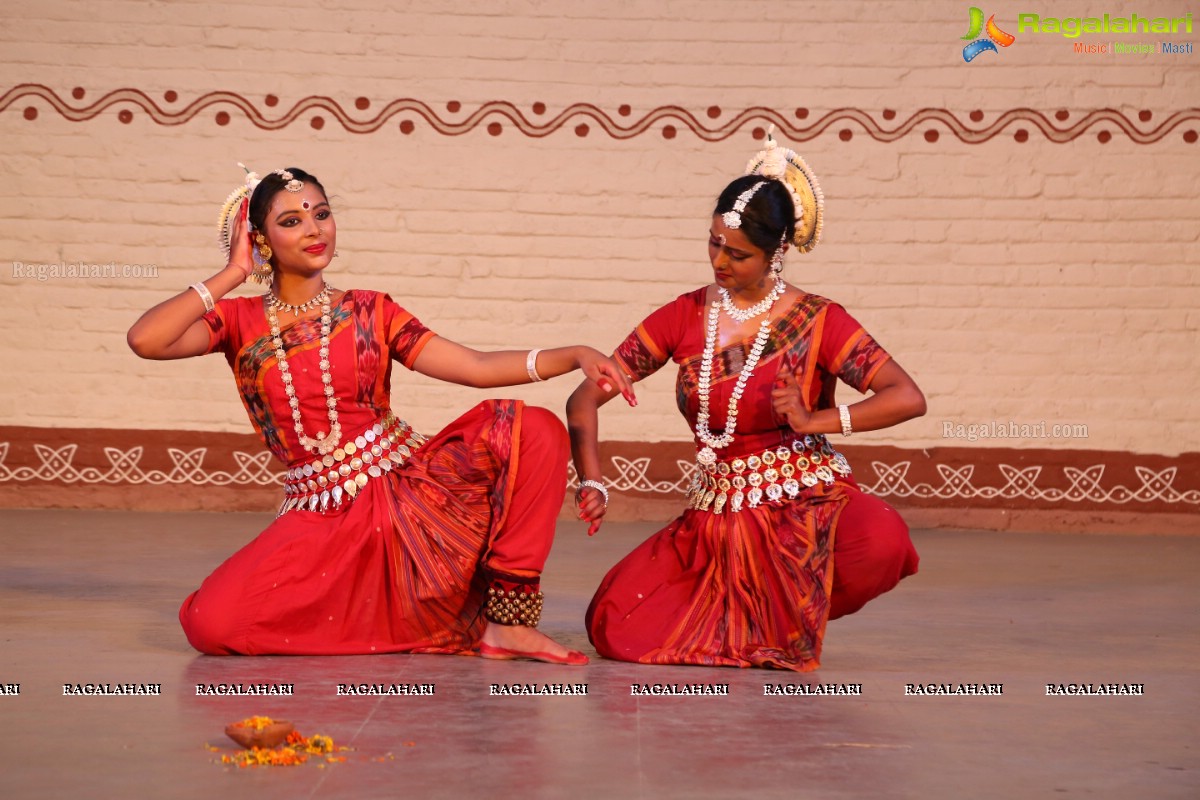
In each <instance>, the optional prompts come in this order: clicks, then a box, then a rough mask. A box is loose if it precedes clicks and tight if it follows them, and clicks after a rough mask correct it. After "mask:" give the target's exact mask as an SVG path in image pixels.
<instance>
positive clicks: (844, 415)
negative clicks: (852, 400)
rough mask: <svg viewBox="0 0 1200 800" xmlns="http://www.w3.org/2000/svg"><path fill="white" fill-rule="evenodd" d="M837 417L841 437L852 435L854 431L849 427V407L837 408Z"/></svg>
mask: <svg viewBox="0 0 1200 800" xmlns="http://www.w3.org/2000/svg"><path fill="white" fill-rule="evenodd" d="M838 417H840V418H841V420H842V436H849V435H850V434H852V433H854V429H853V428H851V427H850V406H846V405H841V406H838Z"/></svg>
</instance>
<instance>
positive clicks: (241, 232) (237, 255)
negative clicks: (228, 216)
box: [226, 198, 254, 281]
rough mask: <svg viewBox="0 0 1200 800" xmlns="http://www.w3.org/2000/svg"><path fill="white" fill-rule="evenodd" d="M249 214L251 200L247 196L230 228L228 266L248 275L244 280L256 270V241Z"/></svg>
mask: <svg viewBox="0 0 1200 800" xmlns="http://www.w3.org/2000/svg"><path fill="white" fill-rule="evenodd" d="M249 215H250V200H249V198H247V199H245V200H243V201H242V205H241V207H240V208H238V213H237V214H235V215H234V216H233V224H232V225H231V226H230V228H229V263H228V264H227V265H226V266H231V267H237V268H238V269H240V270H241V271H242V273H243V274H245V276H246V277H245V278H243V279H242V280H243V281H244V280H246V279H247V278H249V277H250V273H251V272H252V271H253V270H254V241H253V240H252V238H251V236H250V222H249Z"/></svg>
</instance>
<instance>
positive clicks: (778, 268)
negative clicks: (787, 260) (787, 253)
mask: <svg viewBox="0 0 1200 800" xmlns="http://www.w3.org/2000/svg"><path fill="white" fill-rule="evenodd" d="M771 272H774V273H775V274H776V275H778V274H779V273H781V272H783V248H780V249H778V250H776V251H775V255H773V256H771Z"/></svg>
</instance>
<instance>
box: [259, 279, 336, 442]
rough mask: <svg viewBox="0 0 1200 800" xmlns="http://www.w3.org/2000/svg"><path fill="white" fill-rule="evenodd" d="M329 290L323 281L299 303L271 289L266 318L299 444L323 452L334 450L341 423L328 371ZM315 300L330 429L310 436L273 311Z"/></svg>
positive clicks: (331, 377) (330, 321)
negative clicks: (312, 294) (285, 299)
mask: <svg viewBox="0 0 1200 800" xmlns="http://www.w3.org/2000/svg"><path fill="white" fill-rule="evenodd" d="M331 291H334V289H333V288H332V287H331V286H329V285H328V284H322V287H321V291H320V292H319V293H317V296H316V297H314V298H312V299H311V300H309V301H308V302H306V303H301V304H300V305H299V306H293V305H289V304H287V303H284V302H283V301H281V300H280V299H279V298H278V297H276V296H275V294H274V292H268V293H267V322H268V323H270V325H271V343H272V344H273V345H274V347H275V360H276V362H278V364H279V373H280V378H282V379H283V390H284V392H286V393H287V398H288V405H289V406H291V408H292V422H293V423H294V425H295V428H296V436H297V437H299V439H300V446H301V447H303V448H304V449H305V450H307V451H308V452H310V453H315V454H317V455H322V456H323V455H326V454H328V453H332V452H333V451H334V450H336V449H337V447H338V445H339V444H340V443H341V440H342V426H341V423H339V422H338V413H337V398H336V397H334V395H333V376H332V375H330V374H329V333H330V331H331V329H332V328H333V319H332V312H331V310H330V307H329V294H330V292H331ZM317 303H320V305H321V349H320V350H319V351H318V357H319V359H320V364H319V366H320V368H321V385H322V386H323V387H324V392H325V405H326V406H327V407H328V408H329V433H328V434H326V433H319V432H318V433H317V437H316V438H315V439H312V438H309V437H308V436H307V435H306V434H305V433H304V426H303V425H301V424H300V401H299V400H298V399H297V398H296V389H295V387H294V386H292V372H291V366H290V365H289V364H288V362H287V353H286V352H285V351H284V349H283V337H282V336H281V335H280V333H279V316H278V315H277V314H276V308H282V309H284V310H285V311H292V313H293V314H295V313H296V311H294V310H293V309H307V308H311V307H313V306H315V305H316V304H317Z"/></svg>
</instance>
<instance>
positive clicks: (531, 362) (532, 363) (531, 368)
mask: <svg viewBox="0 0 1200 800" xmlns="http://www.w3.org/2000/svg"><path fill="white" fill-rule="evenodd" d="M540 352H542V349H541V348H540V347H536V348H534V349H533V350H530V351H529V355H527V356H525V371H526V372H528V373H529V380H530V381H531V382H533V383H540V382H541V381H543V380H544V378H542V376H541V375H538V371H537V357H538V353H540Z"/></svg>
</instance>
